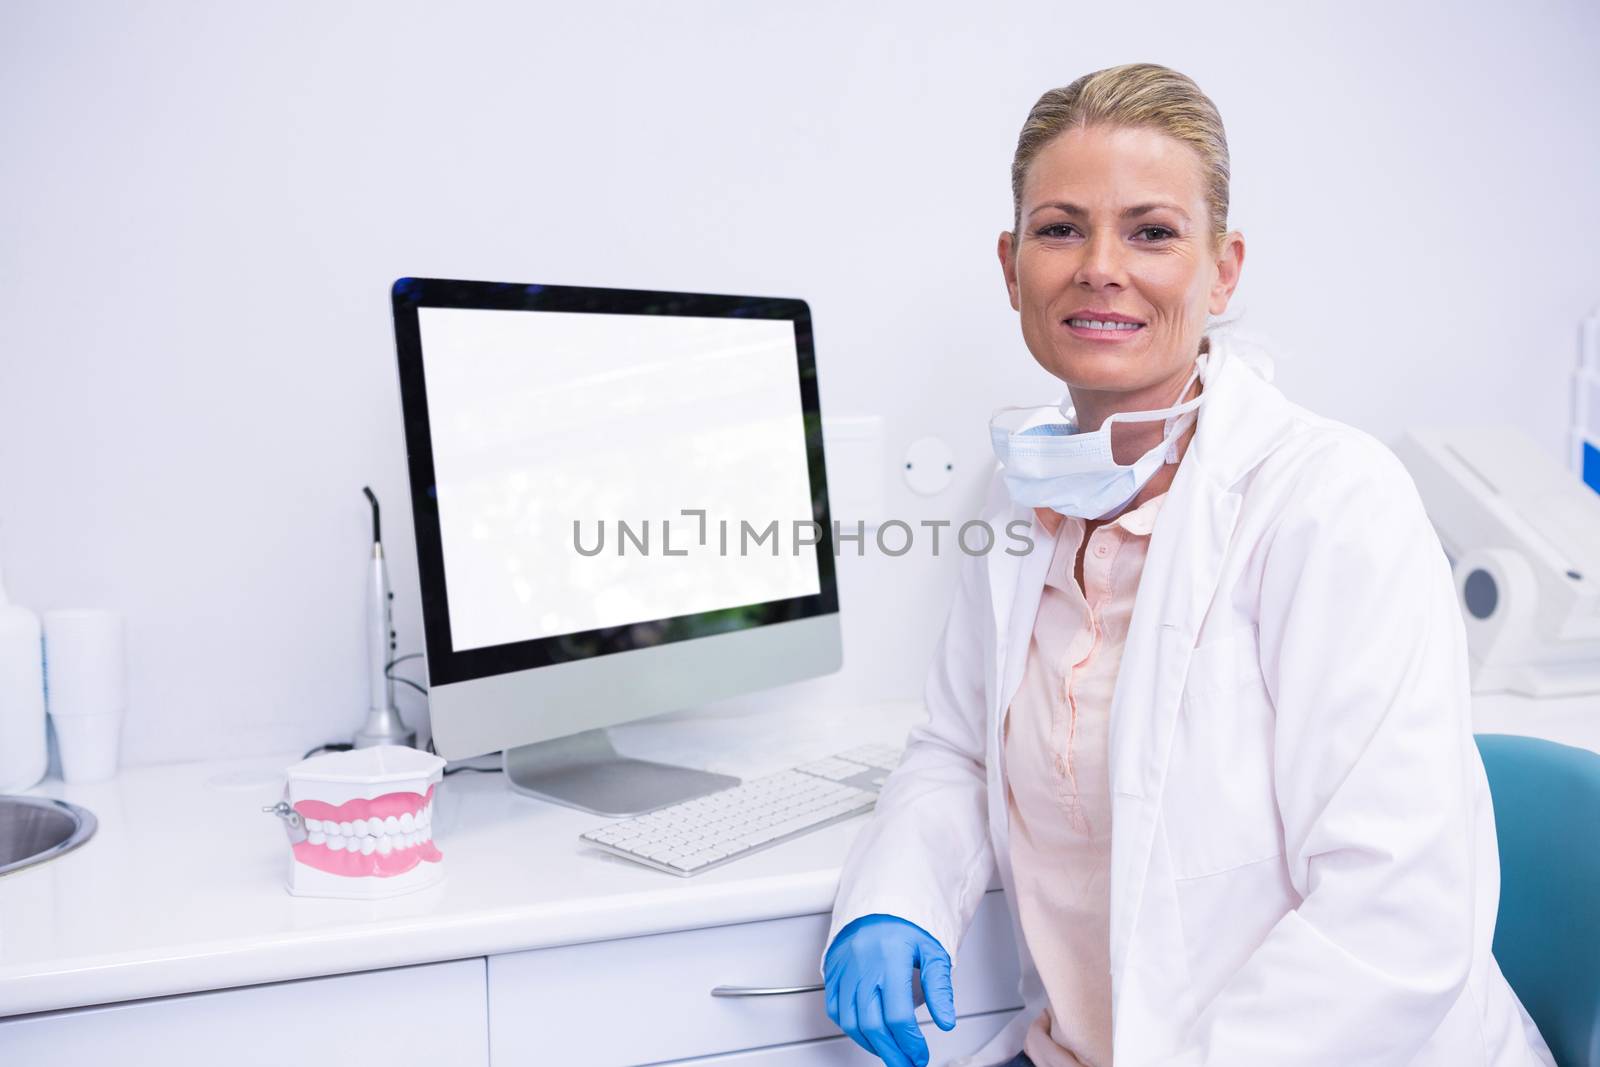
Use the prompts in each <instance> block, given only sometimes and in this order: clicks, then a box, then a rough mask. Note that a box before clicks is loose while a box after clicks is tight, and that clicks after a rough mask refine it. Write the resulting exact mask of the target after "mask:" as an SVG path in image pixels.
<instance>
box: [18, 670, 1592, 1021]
mask: <svg viewBox="0 0 1600 1067" xmlns="http://www.w3.org/2000/svg"><path fill="white" fill-rule="evenodd" d="M922 715H923V711H922V708H921V705H920V703H918V702H896V703H885V704H875V705H870V706H865V707H856V708H848V709H835V710H834V712H833V713H832V714H822V713H818V714H808V715H807V716H805V717H803V718H802V717H799V716H796V715H793V714H776V713H752V712H748V711H743V712H738V713H729V714H725V715H721V716H714V715H704V714H698V713H683V714H678V715H671V716H662V717H660V718H656V719H651V720H647V721H645V722H640V723H633V724H629V725H627V726H621V727H614V728H613V729H612V731H611V735H612V739H613V742H614V744H615V746H616V748H617V749H618V751H619V752H622V753H624V754H626V755H635V756H644V757H652V758H656V759H661V760H665V761H667V762H671V763H681V764H684V765H686V766H693V767H702V768H705V769H707V770H714V771H724V772H727V773H732V774H737V775H741V776H746V777H750V776H755V775H760V774H766V773H770V772H772V771H776V770H781V769H783V768H785V767H790V766H793V765H795V764H798V763H803V762H805V761H807V760H810V759H815V758H818V757H821V756H824V755H828V754H830V753H832V752H836V751H839V750H841V749H845V748H849V747H852V746H854V745H856V744H862V743H866V742H871V741H887V742H892V743H895V744H899V743H901V742H902V741H903V740H904V738H905V731H906V729H907V728H909V726H910V725H911V724H912V723H914V722H916V721H917V720H919V719H920V718H921V717H922ZM1475 728H1476V729H1477V730H1478V731H1479V732H1482V733H1524V734H1532V735H1536V736H1542V737H1548V738H1551V739H1552V740H1556V741H1561V742H1563V743H1565V744H1570V745H1579V746H1582V747H1586V748H1590V749H1594V750H1597V751H1600V698H1582V699H1575V700H1561V701H1538V702H1534V701H1526V700H1521V699H1517V698H1509V697H1485V698H1480V699H1479V700H1478V701H1477V702H1476V704H1475ZM298 760H299V754H298V753H291V754H286V755H283V756H279V757H276V758H259V759H249V760H231V761H226V762H212V763H190V764H173V765H163V766H152V767H137V768H130V769H126V770H124V771H122V772H121V773H120V774H119V775H118V777H117V778H116V779H114V780H113V781H110V782H106V783H103V784H100V785H79V786H68V785H64V784H63V783H62V782H61V781H60V780H58V779H49V780H47V781H45V782H43V783H41V784H40V785H39V786H38V787H36V788H35V789H33V790H31V791H30V792H31V793H32V794H34V795H39V796H52V797H60V798H62V799H65V800H70V801H72V802H73V803H76V804H80V805H82V806H84V807H86V808H88V809H89V810H90V811H92V812H93V813H94V814H95V816H96V817H97V818H98V819H99V822H100V826H99V830H98V831H97V832H96V834H95V836H94V837H93V838H92V839H91V840H90V841H89V842H88V843H87V844H85V845H83V846H82V847H81V848H79V849H77V850H75V851H73V852H71V853H68V854H67V855H65V856H61V857H58V858H56V859H54V860H50V861H48V862H46V863H43V864H40V865H38V866H35V867H30V868H26V869H24V870H21V871H17V872H14V873H12V874H9V875H6V876H5V877H0V1016H4V1015H15V1014H21V1013H24V1012H34V1011H45V1010H51V1009H58V1008H70V1007H78V1006H82V1005H87V1004H100V1003H107V1002H112V1001H119V1000H132V999H139V998H143V997H153V996H161V995H166V994H174V993H187V992H194V991H197V990H204V989H220V988H226V987H231V986H241V985H250V984H254V983H258V982H271V981H280V980H286V979H294V978H307V977H313V976H317V975H326V974H339V973H346V972H351V971H362V970H370V969H374V968H380V967H394V966H403V965H406V964H415V963H428V962H434V961H438V960H447V959H459V958H465V957H471V956H484V955H493V954H496V953H503V952H515V951H519V950H522V949H531V948H542V947H546V946H550V945H560V944H573V943H577V942H582V941H594V940H603V939H609V938H618V937H633V936H639V935H645V934H652V933H660V932H664V931H669V930H682V929H691V928H696V927H703V926H718V925H723V924H727V923H735V922H750V921H755V920H761V919H772V918H780V917H787V916H792V915H805V914H813V913H819V912H825V911H828V910H829V909H830V908H831V907H832V905H833V896H834V891H835V889H836V886H837V883H838V876H839V868H840V865H841V864H842V862H843V860H844V856H845V852H846V850H847V849H848V848H849V845H850V842H851V840H852V839H853V838H854V836H855V834H856V833H857V831H858V830H859V829H860V827H861V825H862V824H863V823H864V819H863V818H855V819H849V820H846V821H844V822H842V823H838V824H836V825H833V826H829V827H825V828H824V829H822V830H818V831H815V832H813V833H811V834H807V835H805V836H803V837H800V838H797V839H796V840H794V841H790V842H786V843H785V844H782V845H779V846H776V847H774V848H771V849H767V850H766V851H764V852H760V853H756V854H754V855H751V856H748V857H745V858H744V859H741V860H739V861H737V862H735V863H731V864H728V865H727V866H724V867H721V868H717V869H715V870H711V871H707V872H706V873H704V874H701V875H696V876H695V877H693V878H679V877H677V876H675V875H669V874H664V873H661V872H658V871H655V870H651V869H649V868H646V867H641V866H638V865H636V864H632V863H629V862H627V861H626V860H621V859H617V858H614V857H612V856H609V855H607V854H605V853H602V852H599V851H596V850H594V849H590V848H587V847H584V846H583V845H581V844H580V843H579V842H578V839H577V835H578V834H579V833H581V832H582V831H584V830H588V829H591V828H593V827H594V826H597V825H599V824H601V823H604V822H607V821H609V820H607V819H604V818H602V817H598V816H594V815H588V814H585V813H583V812H579V811H575V810H572V809H570V808H564V807H559V806H557V805H553V804H549V803H546V802H544V801H540V800H536V799H533V798H530V797H524V796H521V795H520V794H514V793H512V792H511V791H510V790H508V789H507V788H506V785H505V782H504V776H503V775H500V774H475V773H471V772H467V773H462V774H452V775H450V776H449V777H448V778H446V779H445V781H444V783H443V784H442V785H441V786H440V788H439V791H438V794H437V799H436V801H435V811H434V835H435V840H436V842H437V843H438V846H439V848H440V850H441V851H442V852H443V853H444V864H445V868H446V873H445V878H444V880H443V881H442V882H441V883H440V884H438V885H435V886H432V887H429V888H427V889H424V890H420V891H418V892H416V893H413V894H410V895H407V896H401V897H395V898H392V899H389V900H379V901H352V900H323V899H317V898H310V897H295V896H291V895H290V894H289V893H288V892H287V890H286V889H285V888H284V880H285V875H286V873H287V865H288V863H289V855H290V854H289V848H288V844H287V841H286V838H285V836H284V832H283V829H282V826H281V824H280V823H279V821H278V820H277V819H276V818H274V817H272V816H269V815H265V814H263V813H262V812H261V808H262V806H263V805H269V804H272V803H275V802H276V801H277V800H278V799H279V797H280V795H281V792H282V771H283V768H285V767H286V766H288V765H289V764H292V763H295V762H297V761H298Z"/></svg>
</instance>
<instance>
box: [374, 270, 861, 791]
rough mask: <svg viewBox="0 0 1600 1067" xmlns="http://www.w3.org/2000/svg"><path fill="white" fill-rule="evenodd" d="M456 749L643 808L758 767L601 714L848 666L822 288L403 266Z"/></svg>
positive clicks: (525, 783) (407, 385) (432, 639)
mask: <svg viewBox="0 0 1600 1067" xmlns="http://www.w3.org/2000/svg"><path fill="white" fill-rule="evenodd" d="M393 302H394V325H395V341H396V348H397V350H398V354H399V371H400V398H401V406H402V409H403V414H404V419H405V435H406V450H407V458H408V464H409V471H410V479H411V511H412V519H413V523H414V525H415V527H416V544H417V574H418V579H419V582H420V585H421V592H422V617H423V630H424V648H425V650H426V651H425V656H426V662H427V676H428V703H429V712H430V717H431V719H432V723H433V738H434V747H435V749H436V751H438V752H439V753H440V754H441V755H443V756H445V757H447V758H450V759H460V758H465V757H468V756H475V755H481V754H484V753H489V752H496V751H503V752H504V754H505V755H504V764H505V769H506V776H507V781H508V783H509V784H510V785H511V786H512V788H514V789H517V790H520V791H522V792H526V793H530V794H533V795H537V796H541V797H544V798H546V799H549V800H553V801H555V802H557V803H561V804H566V805H568V806H571V807H576V808H580V809H582V810H585V811H591V812H595V813H597V814H604V815H617V816H623V815H631V814H637V813H639V812H642V811H648V810H651V809H653V808H656V807H660V806H661V805H663V804H668V803H673V802H676V801H679V800H685V799H689V798H691V797H694V796H697V795H701V794H704V793H708V792H712V791H715V790H717V789H721V788H725V787H727V786H731V785H734V784H737V781H738V780H737V779H735V778H732V777H730V776H727V775H717V774H710V773H708V772H705V771H700V770H695V769H691V768H686V767H674V766H670V765H666V764H660V763H652V762H649V761H643V760H630V759H624V758H622V757H619V756H618V755H617V754H616V753H615V752H614V750H613V749H612V747H611V745H610V742H609V739H608V738H607V737H606V734H605V731H604V728H605V727H607V726H610V725H614V724H618V723H624V722H628V721H630V720H634V719H640V718H644V717H647V716H650V715H656V714H660V713H662V712H666V711H671V710H676V709H680V708H686V707H691V706H695V705H698V704H701V703H704V702H707V701H712V700H717V699H720V698H724V697H730V696H734V695H736V694H740V693H745V692H749V691H752V690H756V689H761V688H766V687H769V686H775V685H779V684H782V683H786V682H792V681H797V680H800V679H803V678H808V677H813V676H816V675H820V674H826V673H829V672H831V671H836V670H838V669H839V666H840V663H841V659H842V654H841V642H840V631H839V601H838V593H837V589H836V586H835V582H834V551H833V541H834V531H833V529H832V520H831V518H830V516H829V512H828V491H827V478H826V475H825V472H824V469H823V452H822V428H821V412H820V409H819V405H818V397H817V374H816V359H815V354H814V352H813V351H812V343H811V312H810V308H809V307H808V306H807V305H806V303H805V301H803V300H795V299H779V298H773V297H753V296H722V295H711V294H702V293H672V292H652V291H647V290H636V289H599V288H588V287H582V286H567V285H512V284H502V283H495V282H470V281H448V280H441V279H432V278H402V279H400V280H399V281H397V282H395V283H394V287H393Z"/></svg>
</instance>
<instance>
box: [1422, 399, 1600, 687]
mask: <svg viewBox="0 0 1600 1067" xmlns="http://www.w3.org/2000/svg"><path fill="white" fill-rule="evenodd" d="M1395 451H1396V452H1397V453H1398V454H1399V456H1400V459H1401V460H1402V461H1403V462H1404V463H1405V465H1406V467H1407V468H1409V470H1410V471H1411V476H1412V478H1413V479H1414V480H1415V481H1416V483H1417V489H1418V491H1419V492H1420V493H1421V494H1422V501H1423V504H1424V506H1426V508H1427V510H1428V517H1429V518H1430V519H1431V520H1432V521H1433V525H1434V528H1435V530H1437V531H1438V534H1439V541H1440V542H1441V544H1443V546H1444V551H1445V556H1446V557H1447V558H1448V559H1449V560H1450V566H1451V569H1452V571H1453V572H1454V576H1455V586H1456V596H1457V598H1458V599H1459V600H1460V602H1461V607H1462V614H1463V616H1464V618H1465V621H1466V628H1467V651H1468V655H1469V657H1470V659H1471V669H1472V691H1473V692H1474V693H1500V692H1505V693H1518V694H1521V695H1524V696H1531V697H1546V696H1551V697H1554V696H1571V695H1576V694H1581V693H1596V692H1600V496H1597V495H1596V494H1595V493H1594V492H1593V491H1592V490H1591V489H1589V488H1588V487H1587V486H1586V485H1584V484H1583V482H1582V481H1580V480H1579V479H1578V478H1577V477H1575V476H1574V475H1573V474H1572V473H1571V472H1569V471H1565V470H1562V469H1561V465H1560V464H1559V463H1557V462H1555V461H1554V460H1552V459H1550V458H1548V457H1547V456H1545V455H1544V454H1542V453H1541V452H1540V451H1539V450H1538V449H1537V448H1535V447H1534V445H1533V443H1532V442H1531V441H1529V440H1528V439H1527V438H1526V437H1525V436H1524V435H1523V434H1521V433H1520V432H1518V431H1516V430H1514V429H1511V428H1509V427H1504V426H1492V425H1491V426H1473V427H1470V428H1464V429H1454V430H1413V431H1411V432H1410V433H1408V434H1406V435H1405V437H1404V438H1403V439H1402V440H1401V441H1400V442H1399V443H1398V444H1397V445H1396V446H1395Z"/></svg>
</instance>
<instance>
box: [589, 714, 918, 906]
mask: <svg viewBox="0 0 1600 1067" xmlns="http://www.w3.org/2000/svg"><path fill="white" fill-rule="evenodd" d="M899 762H900V749H898V748H896V747H894V746H892V745H861V746H859V747H857V748H852V749H849V750H848V751H845V752H840V753H837V754H836V755H833V756H829V757H827V758H826V759H820V760H814V761H813V762H811V763H803V764H801V765H800V766H798V767H793V768H790V769H789V770H786V771H779V772H778V773H777V774H769V775H767V776H765V777H763V778H752V779H750V780H749V781H747V782H741V783H740V784H739V785H736V786H734V787H733V788H732V789H724V790H721V791H719V792H716V793H710V794H708V795H706V796H703V797H698V798H696V799H694V800H687V801H684V802H683V803H682V804H669V805H667V806H666V807H664V808H657V809H656V810H655V811H652V812H649V813H648V814H645V815H638V816H635V817H634V818H631V819H623V820H622V821H620V822H613V823H608V824H606V825H605V826H601V827H599V828H597V829H594V830H589V831H587V832H586V833H582V834H579V835H578V840H580V841H582V842H583V843H584V844H586V845H593V846H595V847H596V848H601V849H604V850H605V851H607V852H610V853H612V854H613V855H617V856H621V857H622V858H623V859H629V860H633V861H634V862H635V863H642V864H644V865H645V866H647V867H654V868H655V869H656V870H658V871H666V872H667V873H668V874H678V875H684V876H688V875H691V874H699V873H700V872H701V871H708V870H710V869H711V868H713V867H720V866H722V865H723V864H724V863H728V862H730V861H732V860H736V859H738V858H739V857H740V856H748V855H749V854H750V853H752V852H758V851H760V850H761V849H764V848H768V847H770V846H772V845H777V844H781V843H782V842H784V841H787V840H789V839H790V838H793V837H798V836H800V835H801V834H803V833H807V832H809V831H811V830H816V829H819V828H820V827H823V826H827V825H829V824H831V823H836V822H838V821H839V820H841V819H848V818H849V817H850V816H852V815H857V814H859V813H861V812H864V811H868V810H870V809H871V808H872V806H873V805H874V804H875V803H877V800H878V787H879V786H881V785H883V782H884V780H885V779H886V778H888V776H889V772H890V771H892V770H894V768H895V766H896V765H897V764H898V763H899Z"/></svg>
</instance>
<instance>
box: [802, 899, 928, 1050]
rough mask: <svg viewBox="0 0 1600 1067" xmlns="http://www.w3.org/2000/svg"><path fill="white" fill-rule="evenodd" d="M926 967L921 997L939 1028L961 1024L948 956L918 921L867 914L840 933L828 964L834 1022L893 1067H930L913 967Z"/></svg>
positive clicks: (825, 959)
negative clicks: (913, 985) (914, 1001)
mask: <svg viewBox="0 0 1600 1067" xmlns="http://www.w3.org/2000/svg"><path fill="white" fill-rule="evenodd" d="M919 965H920V966H921V968H922V991H923V998H924V1000H925V1001H926V1002H927V1005H928V1013H929V1014H930V1015H932V1016H933V1021H934V1023H935V1024H937V1025H938V1027H939V1029H941V1030H950V1029H953V1028H954V1027H955V1025H956V996H955V990H954V989H952V988H951V985H950V956H949V955H948V954H947V953H946V952H945V950H944V948H943V947H942V946H941V945H940V944H939V942H938V941H937V940H935V939H934V938H933V936H932V935H931V934H929V933H928V932H927V931H926V930H924V929H923V928H922V927H920V926H917V925H916V924H915V923H910V922H907V921H906V920H904V919H901V918H897V917H896V916H893V915H863V916H862V917H861V918H859V919H856V920H855V921H854V922H851V923H850V924H849V925H847V926H846V927H845V928H844V929H842V930H840V931H839V934H838V936H837V937H835V938H834V939H833V944H831V945H829V946H828V951H827V954H826V955H825V956H823V959H822V966H823V973H824V975H825V976H826V979H827V982H826V988H827V999H828V1018H830V1019H832V1020H833V1021H834V1022H835V1023H836V1024H837V1025H838V1027H839V1029H841V1030H843V1031H844V1032H845V1033H846V1034H849V1035H850V1038H851V1040H853V1041H855V1043H856V1044H858V1045H860V1046H861V1047H862V1048H864V1049H866V1050H867V1051H868V1052H871V1053H873V1054H874V1055H876V1056H877V1057H878V1058H879V1059H881V1060H883V1062H884V1063H885V1064H886V1065H887V1067H927V1063H928V1043H927V1042H926V1041H924V1040H923V1038H922V1031H921V1030H920V1029H919V1028H918V1027H917V1017H916V1015H915V1014H914V1012H915V1010H916V1009H915V1007H914V1006H913V1004H912V988H911V983H912V975H911V969H912V968H913V967H916V966H919Z"/></svg>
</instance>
